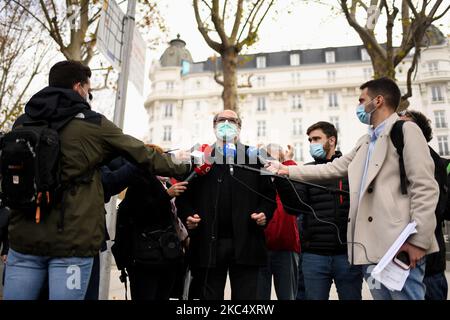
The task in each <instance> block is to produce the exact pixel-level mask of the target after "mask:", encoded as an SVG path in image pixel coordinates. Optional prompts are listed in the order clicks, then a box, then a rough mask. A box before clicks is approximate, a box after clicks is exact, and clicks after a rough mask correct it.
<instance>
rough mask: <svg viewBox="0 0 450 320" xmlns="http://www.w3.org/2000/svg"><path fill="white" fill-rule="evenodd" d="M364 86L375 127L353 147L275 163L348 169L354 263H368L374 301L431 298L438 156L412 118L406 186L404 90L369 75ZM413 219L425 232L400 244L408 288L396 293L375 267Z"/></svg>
mask: <svg viewBox="0 0 450 320" xmlns="http://www.w3.org/2000/svg"><path fill="white" fill-rule="evenodd" d="M360 89H361V94H360V96H359V106H358V108H357V116H358V118H359V120H360V121H361V122H362V123H365V124H368V125H370V127H369V133H368V134H366V135H364V136H362V137H361V138H360V139H359V140H358V142H357V143H356V147H355V148H354V149H353V150H352V151H351V152H350V153H348V154H346V155H344V156H342V157H340V158H338V159H335V160H334V161H332V162H330V163H327V164H322V165H317V166H289V167H285V166H283V165H281V164H279V163H276V162H273V163H272V164H271V165H270V167H269V170H271V171H276V172H278V173H279V174H287V175H289V177H292V178H294V179H301V180H316V181H317V180H326V179H335V178H339V177H345V176H346V175H348V179H349V186H350V211H349V219H348V228H347V230H348V231H347V241H348V246H347V247H348V255H349V261H350V263H352V264H356V265H362V266H363V272H364V277H365V278H366V280H367V282H368V284H369V288H370V290H371V293H372V297H373V298H374V299H377V300H423V299H424V296H425V287H424V285H423V277H424V272H425V259H424V256H425V255H426V254H430V253H433V252H437V251H438V250H439V247H438V244H437V241H436V238H435V237H434V230H435V228H436V218H435V209H436V205H437V203H438V198H439V187H438V184H437V183H436V180H435V178H434V163H433V159H432V158H431V156H430V152H429V149H428V145H427V142H426V140H425V138H424V135H423V134H422V131H421V130H420V129H419V127H418V126H417V125H416V124H414V123H412V122H411V121H407V122H405V123H404V125H403V142H404V148H403V154H402V155H403V160H404V168H405V174H406V177H407V180H408V182H409V183H408V184H407V186H406V190H404V191H405V192H402V187H401V179H400V166H399V155H398V153H397V151H396V148H395V147H394V145H393V143H392V141H391V138H390V132H391V130H392V127H393V126H394V124H395V122H396V121H397V120H398V118H399V117H398V115H397V114H396V113H395V111H396V109H397V107H398V105H399V103H400V96H401V93H400V90H399V88H398V86H397V84H396V83H395V82H394V81H392V80H390V79H388V78H381V79H376V80H371V81H368V82H366V83H364V84H363V85H362V86H361V87H360ZM411 221H415V222H416V224H417V227H416V229H417V233H415V234H413V235H411V236H410V237H409V238H408V239H407V240H406V242H405V243H404V244H403V245H402V247H401V248H400V250H399V252H401V251H404V252H406V253H407V255H408V257H409V261H410V270H409V275H408V277H407V279H406V282H405V284H404V285H403V287H402V289H401V290H400V291H395V290H394V291H391V290H389V289H388V288H387V287H385V286H384V285H383V284H381V283H379V282H377V281H375V279H373V277H371V271H372V270H373V268H374V265H375V264H377V263H378V262H380V260H381V258H382V257H383V256H384V255H385V253H386V252H387V251H388V249H389V248H390V247H391V245H392V244H393V243H394V241H395V240H396V239H397V238H398V237H399V235H400V233H401V232H402V231H403V230H404V228H405V227H406V226H407V225H408V223H409V222H411Z"/></svg>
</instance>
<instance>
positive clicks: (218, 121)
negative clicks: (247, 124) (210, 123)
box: [214, 117, 241, 126]
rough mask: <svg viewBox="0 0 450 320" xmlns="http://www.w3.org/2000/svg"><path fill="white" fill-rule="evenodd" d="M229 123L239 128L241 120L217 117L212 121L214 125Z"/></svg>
mask: <svg viewBox="0 0 450 320" xmlns="http://www.w3.org/2000/svg"><path fill="white" fill-rule="evenodd" d="M225 121H228V122H231V123H234V124H235V125H238V126H240V125H241V120H240V119H238V118H226V117H217V119H216V120H215V121H214V123H220V122H225Z"/></svg>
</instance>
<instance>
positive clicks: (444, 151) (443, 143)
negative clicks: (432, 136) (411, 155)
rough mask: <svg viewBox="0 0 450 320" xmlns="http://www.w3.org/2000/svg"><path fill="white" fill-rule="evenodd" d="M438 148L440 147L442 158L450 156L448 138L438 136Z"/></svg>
mask: <svg viewBox="0 0 450 320" xmlns="http://www.w3.org/2000/svg"><path fill="white" fill-rule="evenodd" d="M437 140H438V147H439V155H440V156H450V152H449V150H448V137H447V136H438V137H437Z"/></svg>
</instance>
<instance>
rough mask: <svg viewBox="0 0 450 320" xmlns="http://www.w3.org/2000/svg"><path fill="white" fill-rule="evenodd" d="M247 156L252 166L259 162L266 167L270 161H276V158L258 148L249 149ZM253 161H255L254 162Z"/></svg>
mask: <svg viewBox="0 0 450 320" xmlns="http://www.w3.org/2000/svg"><path fill="white" fill-rule="evenodd" d="M247 156H248V158H249V160H250V163H251V164H256V163H257V162H258V161H257V160H259V162H260V163H261V164H263V165H266V164H267V163H268V162H269V160H275V158H273V157H271V156H270V155H269V154H268V153H267V150H266V149H264V148H257V147H249V148H248V149H247ZM252 160H254V162H253V161H252Z"/></svg>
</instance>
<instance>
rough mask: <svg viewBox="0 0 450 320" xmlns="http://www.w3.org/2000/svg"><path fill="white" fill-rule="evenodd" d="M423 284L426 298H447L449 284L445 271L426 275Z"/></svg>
mask: <svg viewBox="0 0 450 320" xmlns="http://www.w3.org/2000/svg"><path fill="white" fill-rule="evenodd" d="M423 284H424V285H425V287H426V290H425V300H447V293H448V284H447V279H446V278H445V273H444V272H441V273H437V274H434V275H432V276H426V277H424V278H423Z"/></svg>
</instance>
